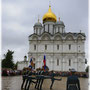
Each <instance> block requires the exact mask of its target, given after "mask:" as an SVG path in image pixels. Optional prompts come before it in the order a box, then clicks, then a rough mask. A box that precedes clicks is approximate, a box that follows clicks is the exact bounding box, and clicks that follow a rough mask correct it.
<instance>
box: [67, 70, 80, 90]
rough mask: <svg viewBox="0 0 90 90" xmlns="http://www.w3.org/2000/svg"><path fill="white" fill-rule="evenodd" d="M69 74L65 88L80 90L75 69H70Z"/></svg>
mask: <svg viewBox="0 0 90 90" xmlns="http://www.w3.org/2000/svg"><path fill="white" fill-rule="evenodd" d="M70 72H71V76H69V77H68V78H67V87H66V90H80V83H79V79H78V77H77V76H76V75H75V72H76V71H75V70H74V69H71V70H70Z"/></svg>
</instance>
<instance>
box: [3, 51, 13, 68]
mask: <svg viewBox="0 0 90 90" xmlns="http://www.w3.org/2000/svg"><path fill="white" fill-rule="evenodd" d="M13 53H14V52H13V51H10V50H8V52H7V53H6V54H4V59H3V60H2V68H12V69H13V68H14V62H13Z"/></svg>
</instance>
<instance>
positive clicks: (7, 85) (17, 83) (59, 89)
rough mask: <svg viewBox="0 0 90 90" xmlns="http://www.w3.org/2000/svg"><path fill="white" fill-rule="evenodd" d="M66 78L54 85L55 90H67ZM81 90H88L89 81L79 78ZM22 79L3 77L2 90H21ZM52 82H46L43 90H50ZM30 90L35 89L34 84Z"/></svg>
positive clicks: (19, 77) (18, 77)
mask: <svg viewBox="0 0 90 90" xmlns="http://www.w3.org/2000/svg"><path fill="white" fill-rule="evenodd" d="M66 80H67V78H66V77H62V81H56V82H55V83H54V85H53V90H66ZM79 80H80V87H81V90H88V79H87V78H79ZM21 83H22V77H21V76H12V77H2V90H21V89H20V88H21ZM50 84H51V80H44V83H43V86H42V90H50V89H49V88H50ZM30 90H36V89H34V84H33V85H31V88H30Z"/></svg>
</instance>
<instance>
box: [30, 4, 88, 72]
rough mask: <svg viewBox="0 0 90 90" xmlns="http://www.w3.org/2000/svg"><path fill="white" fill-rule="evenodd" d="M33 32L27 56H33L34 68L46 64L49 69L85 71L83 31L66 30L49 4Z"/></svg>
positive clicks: (84, 37)
mask: <svg viewBox="0 0 90 90" xmlns="http://www.w3.org/2000/svg"><path fill="white" fill-rule="evenodd" d="M33 28H34V33H33V34H31V35H30V36H29V52H28V58H29V60H30V58H32V57H33V62H34V63H35V69H36V68H39V67H40V68H41V67H42V66H43V58H44V55H45V56H46V65H47V66H48V68H49V70H55V71H69V69H71V68H74V69H75V70H76V71H78V72H85V39H86V36H85V34H84V33H82V32H79V33H73V32H66V30H65V25H64V22H63V21H61V20H60V18H59V20H57V17H56V15H55V14H54V13H53V12H52V10H51V6H49V9H48V12H47V13H46V14H45V15H44V16H43V23H40V21H39V20H38V22H37V23H35V25H34V27H33Z"/></svg>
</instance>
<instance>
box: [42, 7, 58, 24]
mask: <svg viewBox="0 0 90 90" xmlns="http://www.w3.org/2000/svg"><path fill="white" fill-rule="evenodd" d="M46 21H53V22H56V21H57V17H56V15H55V14H54V13H53V12H52V10H51V6H49V9H48V12H47V13H46V14H45V15H44V16H43V23H44V22H46Z"/></svg>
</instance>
